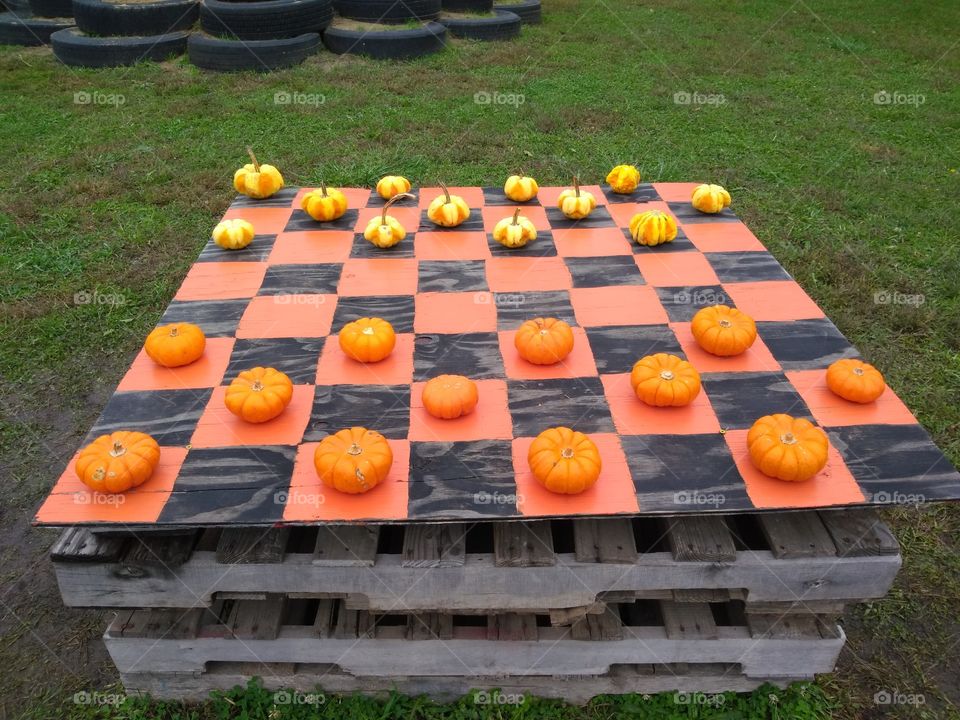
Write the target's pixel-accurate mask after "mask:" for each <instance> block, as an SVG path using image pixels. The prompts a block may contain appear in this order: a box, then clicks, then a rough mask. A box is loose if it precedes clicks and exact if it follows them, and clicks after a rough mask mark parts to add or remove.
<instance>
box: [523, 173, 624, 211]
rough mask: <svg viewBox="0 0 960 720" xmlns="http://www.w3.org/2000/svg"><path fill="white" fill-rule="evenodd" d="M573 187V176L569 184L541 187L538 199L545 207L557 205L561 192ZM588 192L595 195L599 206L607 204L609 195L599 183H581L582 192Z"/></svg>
mask: <svg viewBox="0 0 960 720" xmlns="http://www.w3.org/2000/svg"><path fill="white" fill-rule="evenodd" d="M568 188H569V189H571V190H572V189H573V178H571V179H570V184H569V185H564V186H562V187H560V186H548V187H541V188H540V189H539V190H538V191H537V200H539V201H540V204H541V205H542V206H543V207H557V201H558V200H559V199H560V193H562V192H563V191H564V190H566V189H568ZM584 191H586V192H588V193H590V194H592V195H593V197H594V199H595V200H596V201H597V206H598V207H599V206H600V205H606V204H607V196H606V195H604V194H603V188H601V187H600V186H599V185H581V186H580V192H584Z"/></svg>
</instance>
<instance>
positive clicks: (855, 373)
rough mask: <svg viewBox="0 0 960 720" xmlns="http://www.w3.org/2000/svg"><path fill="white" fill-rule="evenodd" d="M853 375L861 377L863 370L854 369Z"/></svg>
mask: <svg viewBox="0 0 960 720" xmlns="http://www.w3.org/2000/svg"><path fill="white" fill-rule="evenodd" d="M853 374H854V375H863V368H861V367H855V368H854V369H853Z"/></svg>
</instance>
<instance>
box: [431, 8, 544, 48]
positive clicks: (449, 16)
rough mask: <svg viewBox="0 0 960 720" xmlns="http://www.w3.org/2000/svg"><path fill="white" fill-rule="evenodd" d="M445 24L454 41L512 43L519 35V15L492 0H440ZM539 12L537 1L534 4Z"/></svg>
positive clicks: (441, 19)
mask: <svg viewBox="0 0 960 720" xmlns="http://www.w3.org/2000/svg"><path fill="white" fill-rule="evenodd" d="M442 2H443V10H444V12H443V15H442V16H441V17H440V22H441V23H443V24H444V26H446V28H447V32H449V33H450V34H451V35H452V36H453V37H457V38H466V39H469V40H512V39H513V38H515V37H518V36H519V35H520V25H521V24H522V22H523V21H522V19H521V17H520V15H518V14H517V13H515V12H512V11H511V10H508V9H505V8H503V7H499V6H495V5H494V4H493V0H442ZM536 2H537V7H538V8H539V4H540V3H539V0H536Z"/></svg>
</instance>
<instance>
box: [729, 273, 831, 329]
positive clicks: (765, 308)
mask: <svg viewBox="0 0 960 720" xmlns="http://www.w3.org/2000/svg"><path fill="white" fill-rule="evenodd" d="M723 289H724V290H726V291H727V292H728V293H730V297H731V298H733V302H734V303H736V306H737V309H738V310H742V311H743V312H745V313H746V314H747V315H749V316H750V317H752V318H753V319H754V320H756V321H758V322H759V321H761V320H807V319H811V318H822V317H824V314H823V310H821V309H820V307H819V306H818V305H817V304H816V303H815V302H814V301H813V299H812V298H811V297H810V296H809V295H807V294H806V293H805V292H804V291H803V288H802V287H800V286H799V285H797V283H796V282H794V281H793V280H770V281H767V282H752V283H729V284H725V285H724V286H723Z"/></svg>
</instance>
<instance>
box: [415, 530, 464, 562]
mask: <svg viewBox="0 0 960 720" xmlns="http://www.w3.org/2000/svg"><path fill="white" fill-rule="evenodd" d="M466 537H467V529H466V525H464V524H462V523H440V524H432V523H431V524H423V525H410V526H409V527H407V528H406V531H405V532H404V535H403V566H404V567H408V568H440V567H457V566H460V565H463V562H464V555H465V554H466V550H465V548H466Z"/></svg>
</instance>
